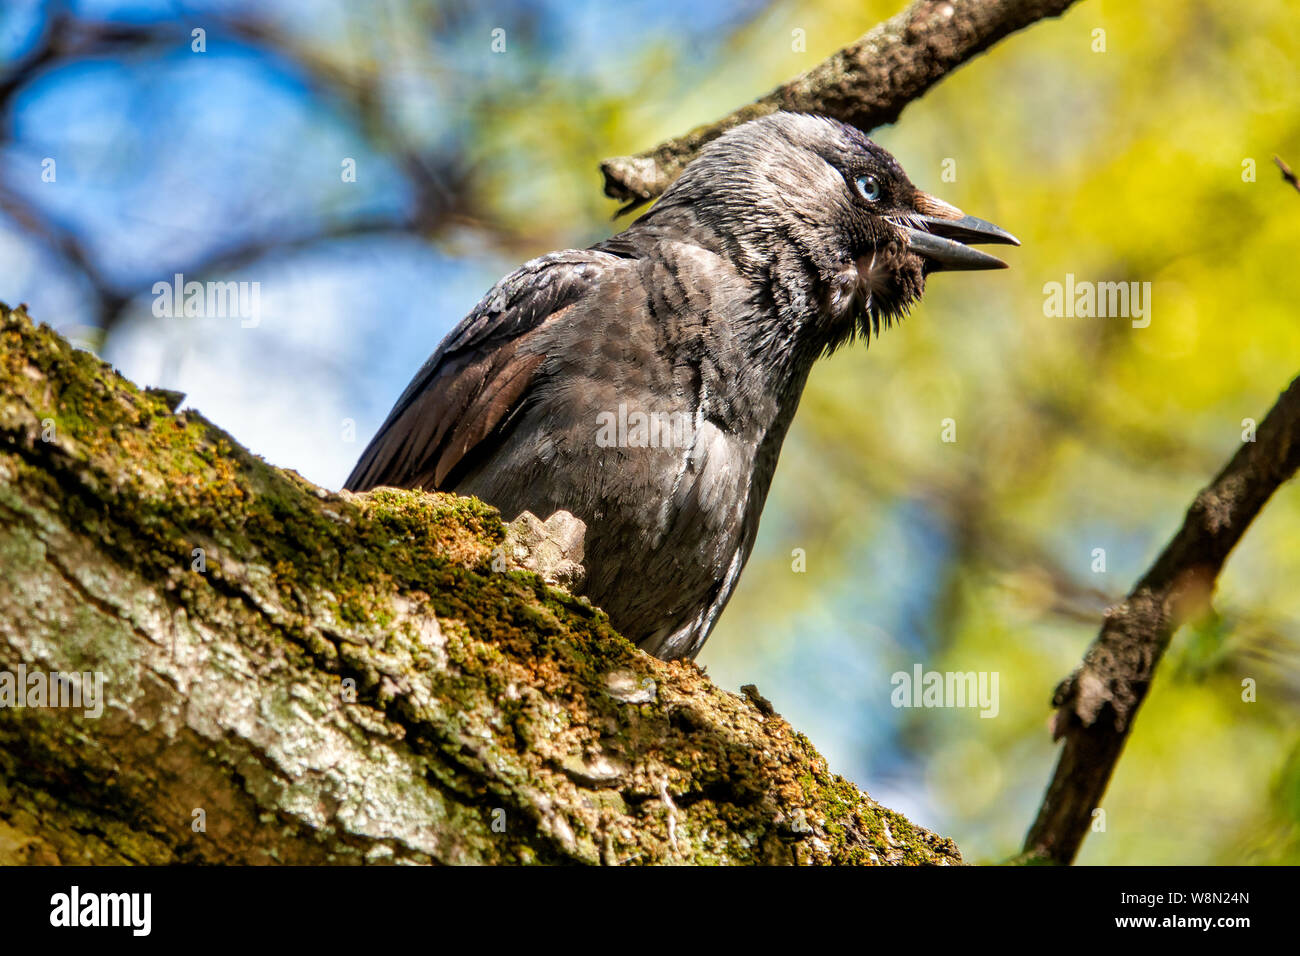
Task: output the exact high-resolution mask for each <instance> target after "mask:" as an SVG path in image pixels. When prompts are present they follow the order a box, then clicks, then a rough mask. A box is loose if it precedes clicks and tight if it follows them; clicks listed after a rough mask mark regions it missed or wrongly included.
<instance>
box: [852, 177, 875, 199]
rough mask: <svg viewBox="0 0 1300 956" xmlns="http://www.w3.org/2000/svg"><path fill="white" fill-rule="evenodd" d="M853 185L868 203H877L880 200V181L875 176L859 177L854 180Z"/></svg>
mask: <svg viewBox="0 0 1300 956" xmlns="http://www.w3.org/2000/svg"><path fill="white" fill-rule="evenodd" d="M853 184H854V185H855V186H857V187H858V192H859V193H860V194H861V195H862V198H863V199H865V200H866V201H867V202H875V201H876V200H877V199H879V198H880V180H878V179H876V177H875V176H859V177H858V178H857V179H855V180H853Z"/></svg>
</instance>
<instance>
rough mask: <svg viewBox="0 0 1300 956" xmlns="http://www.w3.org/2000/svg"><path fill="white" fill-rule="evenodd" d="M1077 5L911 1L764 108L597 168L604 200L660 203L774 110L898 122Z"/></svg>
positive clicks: (1023, 0) (1024, 0) (868, 122)
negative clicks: (1024, 33) (949, 82)
mask: <svg viewBox="0 0 1300 956" xmlns="http://www.w3.org/2000/svg"><path fill="white" fill-rule="evenodd" d="M1074 2H1075V0H916V2H915V3H913V4H912V5H911V6H909V7H908V8H907V9H906V10H904V11H903V12H901V13H899V14H898V15H897V16H894V17H892V18H891V19H889V20H887V21H885V22H884V23H882V24H880V25H879V26H878V27H876V28H875V29H873V30H871V31H870V32H869V33H867V34H866V35H865V36H863V37H862V38H861V39H859V40H858V41H857V42H855V43H852V44H850V45H849V46H847V47H844V48H843V49H842V50H839V51H838V52H836V53H835V54H833V55H832V56H831V57H830V58H829V59H827V60H825V61H823V62H822V63H820V64H819V65H817V66H815V67H813V68H812V69H811V70H809V71H808V72H806V73H803V74H801V75H800V76H798V77H796V78H795V79H793V80H791V81H790V82H789V83H786V84H784V85H782V86H779V87H777V88H776V89H775V90H773V91H772V92H771V93H768V94H767V95H766V96H764V97H763V98H762V99H760V100H757V101H756V102H754V103H751V104H750V105H749V106H745V107H742V108H741V109H738V110H736V111H735V112H734V113H731V114H730V115H728V116H725V117H723V118H722V119H720V120H718V121H717V122H715V123H710V124H708V125H705V126H698V127H696V128H695V129H693V130H691V131H690V132H689V133H687V134H686V135H685V136H681V137H678V138H677V139H670V140H668V141H667V142H664V143H661V144H660V145H658V146H656V147H655V148H654V149H651V150H648V151H646V152H644V153H638V154H637V155H635V156H618V157H614V158H612V159H607V160H605V161H604V162H603V163H601V166H600V168H601V172H602V173H604V175H605V195H607V196H610V197H612V198H614V199H618V200H622V201H624V202H626V203H627V204H628V205H627V206H625V207H624V208H623V209H622V210H620V212H626V211H628V210H631V209H634V208H636V207H637V206H640V205H642V204H643V203H646V202H649V201H650V200H651V199H653V198H654V197H656V196H658V195H659V194H660V193H662V192H663V191H664V190H665V189H667V188H668V186H669V184H670V183H671V182H672V181H673V180H674V179H676V178H677V176H678V174H679V173H680V172H681V171H682V169H683V168H684V167H685V166H686V164H687V163H688V162H690V161H691V160H692V159H694V158H695V156H696V154H697V153H698V152H699V151H700V149H701V148H703V147H704V146H705V144H707V143H709V142H710V141H712V140H714V139H716V138H717V137H719V136H721V135H722V134H723V133H725V132H726V131H727V130H729V129H731V128H732V127H733V126H738V125H740V124H741V123H744V122H746V121H748V120H751V119H755V118H757V117H759V116H765V115H767V114H768V113H773V112H776V111H777V110H792V111H795V112H802V113H821V114H823V115H826V116H832V117H835V118H836V119H839V120H843V121H844V122H846V123H850V124H852V125H854V126H856V127H858V128H859V129H862V130H871V129H874V128H875V127H877V126H881V125H883V124H885V123H892V122H894V120H896V119H898V116H899V114H900V113H902V111H903V107H905V106H906V105H907V104H908V103H910V102H912V100H914V99H917V98H918V97H919V96H921V95H922V94H923V93H925V91H926V90H928V89H929V88H930V87H932V86H933V85H934V84H935V83H937V82H939V80H941V79H943V77H945V76H947V75H948V74H949V73H951V72H952V71H953V70H955V69H956V68H957V67H959V66H961V65H962V64H963V63H965V62H966V61H967V60H969V59H971V58H972V57H974V56H976V55H978V54H980V53H982V52H984V51H985V50H987V49H988V48H989V47H991V46H992V45H993V44H995V43H997V42H998V41H999V40H1001V39H1002V38H1003V37H1005V36H1008V35H1009V34H1012V33H1015V32H1016V31H1017V30H1021V29H1023V28H1025V27H1027V26H1030V25H1031V24H1033V23H1035V22H1037V21H1039V20H1042V19H1045V18H1047V17H1056V16H1060V15H1061V14H1062V13H1064V12H1065V10H1066V9H1067V8H1068V7H1070V6H1071V5H1072V4H1073V3H1074Z"/></svg>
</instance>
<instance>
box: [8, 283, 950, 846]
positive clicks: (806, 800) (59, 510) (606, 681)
mask: <svg viewBox="0 0 1300 956" xmlns="http://www.w3.org/2000/svg"><path fill="white" fill-rule="evenodd" d="M174 405H175V395H167V394H161V393H156V392H153V393H151V392H141V391H139V390H138V389H136V388H135V386H133V385H132V384H131V383H130V382H128V381H126V380H125V379H123V378H121V377H120V376H118V375H116V374H115V373H114V372H113V370H112V369H111V368H110V367H108V366H107V365H105V364H103V363H102V362H100V361H99V360H98V359H96V358H95V357H94V356H93V355H91V354H89V353H88V352H85V351H81V350H77V349H74V348H72V347H71V346H69V345H68V343H67V342H65V341H63V340H62V339H61V338H59V337H58V336H57V335H56V334H55V333H53V332H51V331H50V330H49V329H47V328H39V329H38V328H35V327H33V325H32V323H31V322H30V320H29V319H28V318H27V316H26V314H25V313H24V312H23V311H22V310H19V311H17V312H12V313H11V312H9V310H7V309H5V308H3V307H0V865H4V864H9V863H24V862H26V863H174V862H189V863H292V864H307V863H362V862H413V863H427V862H441V863H500V862H506V863H519V862H529V861H541V862H582V863H606V864H613V863H626V862H638V863H656V862H664V863H668V862H682V863H863V864H868V863H934V864H946V863H959V862H960V859H961V858H960V856H959V855H958V853H957V848H956V847H955V846H954V845H953V844H952V842H951V841H949V840H945V839H943V838H941V837H938V836H935V835H934V834H932V833H929V832H928V831H926V830H923V829H921V828H919V827H916V826H914V825H912V824H911V823H909V822H908V821H907V820H905V819H904V818H903V817H901V816H900V815H898V814H897V813H894V812H893V811H890V810H887V809H885V808H884V807H881V806H880V805H879V804H877V803H875V802H874V801H872V800H871V799H870V798H869V797H868V796H867V795H866V794H865V793H863V792H862V791H860V790H858V789H857V788H856V787H854V786H853V785H852V784H851V783H849V782H848V781H845V780H843V779H842V778H840V777H836V776H835V775H833V774H832V773H830V772H829V770H828V769H827V766H826V762H825V760H824V759H823V758H822V757H821V756H820V755H818V754H817V752H816V751H815V750H814V749H813V748H812V745H811V744H810V743H809V742H808V740H807V738H805V737H803V736H802V735H800V734H796V733H795V732H794V731H793V730H792V729H791V727H790V726H789V724H787V723H786V722H785V721H784V720H782V719H781V717H780V716H778V715H775V714H773V713H770V712H769V711H770V708H768V709H762V708H760V707H759V706H756V705H755V704H754V703H752V702H750V701H748V700H745V699H743V698H741V697H738V696H736V695H734V694H729V693H727V692H725V691H723V690H721V689H719V688H718V687H716V686H715V685H714V684H713V683H712V682H711V681H710V680H709V679H708V677H707V676H706V675H705V674H704V672H703V671H702V670H701V669H700V668H698V667H696V666H695V665H694V664H690V663H685V662H674V663H665V662H663V661H659V660H656V659H654V658H652V657H650V656H649V655H647V654H645V653H643V652H641V651H639V650H638V649H637V648H635V647H634V646H632V645H631V644H629V643H628V642H627V641H625V640H623V639H622V638H621V637H620V636H619V635H618V634H616V633H614V631H613V630H611V629H610V627H609V624H608V621H607V619H606V618H605V616H604V614H602V613H601V612H600V611H598V610H596V609H595V608H593V607H592V606H591V605H590V604H588V603H586V602H584V601H582V600H581V599H578V598H575V597H573V596H572V595H570V594H568V593H566V592H564V591H561V590H557V589H555V588H552V587H549V586H547V584H546V583H545V582H544V580H543V579H542V578H539V577H538V576H537V575H535V574H532V573H528V571H527V569H528V568H530V567H536V566H537V561H538V560H539V559H540V558H541V556H542V554H543V550H542V548H540V547H535V545H536V544H537V543H538V542H539V541H541V539H539V538H538V535H537V532H538V528H531V529H525V530H529V531H530V534H522V533H518V532H517V531H516V526H515V525H511V526H510V530H507V528H505V527H503V526H502V524H501V521H500V518H499V516H498V515H497V514H496V512H495V511H494V510H492V509H490V508H487V507H486V506H484V505H483V504H481V503H479V502H478V501H476V500H474V499H472V498H457V497H455V496H452V495H435V494H425V493H422V492H411V491H396V490H393V489H380V490H377V491H376V492H373V493H371V494H369V495H362V496H356V495H349V494H347V493H339V494H331V493H329V492H327V491H325V490H324V489H321V488H316V487H314V486H313V485H311V484H309V483H308V482H306V481H304V480H303V479H301V478H299V477H298V476H297V475H295V474H293V473H292V472H285V471H281V470H279V469H276V468H272V467H270V466H269V465H267V464H266V463H265V462H263V461H261V460H260V459H258V458H256V457H254V456H253V455H251V454H249V453H248V452H247V451H246V450H245V449H243V448H241V447H240V446H239V445H237V444H236V443H235V442H234V441H233V440H232V439H231V438H230V437H229V436H228V435H226V434H225V433H223V432H222V431H220V430H219V429H217V428H216V427H214V426H213V425H211V424H209V423H208V422H207V421H205V420H204V419H203V418H202V416H200V415H198V414H197V413H195V412H192V411H184V412H181V413H180V414H175V413H173V411H172V408H173V407H174ZM549 524H551V523H550V522H548V525H549ZM539 527H545V526H540V525H539ZM567 542H568V539H566V545H565V548H563V549H561V551H562V553H563V555H568V554H569V544H568V543H567ZM543 543H544V542H543ZM529 547H534V550H533V551H531V552H529V551H528V548H529ZM200 559H201V560H200ZM503 561H504V562H505V563H504V566H503V565H502V564H501V562H503ZM20 668H22V673H23V675H24V678H25V679H24V680H23V681H22V684H21V686H22V689H23V691H27V693H25V694H24V697H26V698H27V699H26V700H25V701H23V700H19V701H15V699H14V684H15V680H14V678H13V676H12V675H14V674H15V672H18V671H19V669H20ZM55 673H58V674H62V675H70V676H71V677H72V678H73V679H74V680H75V686H76V687H77V688H89V687H93V686H94V684H95V681H102V695H101V696H99V698H98V700H99V704H100V706H99V707H95V706H91V703H92V702H91V701H89V700H87V699H84V698H82V699H81V700H80V703H81V704H82V705H84V706H79V707H63V706H52V704H53V701H52V700H50V699H47V698H46V697H44V696H42V698H41V699H40V700H39V701H37V700H34V699H32V698H31V691H30V688H31V686H32V677H33V676H36V677H38V680H37V682H36V686H37V687H40V686H43V685H42V684H41V681H40V679H39V678H41V677H44V678H45V679H46V680H47V682H49V686H50V687H54V686H55V685H54V684H53V682H52V678H53V676H54V675H55ZM6 679H8V686H7V687H6ZM80 692H82V691H81V690H79V693H80ZM43 693H44V692H43ZM50 693H51V694H52V693H53V691H50ZM6 694H8V696H7V697H6Z"/></svg>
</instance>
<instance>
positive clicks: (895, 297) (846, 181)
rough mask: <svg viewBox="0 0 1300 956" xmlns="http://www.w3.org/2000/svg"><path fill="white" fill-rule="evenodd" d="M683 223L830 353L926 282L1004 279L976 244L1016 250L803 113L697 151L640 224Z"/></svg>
mask: <svg viewBox="0 0 1300 956" xmlns="http://www.w3.org/2000/svg"><path fill="white" fill-rule="evenodd" d="M683 214H689V216H690V218H691V219H692V220H693V222H692V226H693V227H701V226H702V227H704V229H705V230H706V231H707V232H708V233H710V234H711V235H713V236H714V237H715V241H716V242H718V243H719V244H721V245H722V246H723V247H724V248H725V251H726V253H727V254H728V255H729V257H730V258H731V259H732V260H733V261H734V262H735V263H736V264H737V266H738V267H739V268H740V269H741V271H742V272H744V273H745V274H746V275H748V276H749V277H750V278H753V279H755V280H756V281H759V282H762V283H764V284H766V285H767V286H768V287H769V288H770V289H771V290H772V293H773V295H774V296H775V297H776V299H777V303H778V307H779V308H780V311H781V312H783V313H784V314H785V315H786V316H789V317H790V318H792V319H795V320H797V321H798V322H799V323H800V324H801V326H803V327H804V328H806V329H808V330H810V331H811V332H812V333H813V334H814V335H815V337H816V338H817V339H818V341H819V344H820V345H821V346H822V347H824V348H825V349H827V350H830V349H834V348H835V347H836V346H838V345H839V344H840V343H842V342H844V341H846V340H847V339H850V338H852V337H853V336H854V335H855V334H857V333H862V334H863V335H867V334H868V333H870V332H875V333H879V331H880V325H881V320H882V319H883V320H884V323H885V324H886V325H888V324H889V322H890V321H891V320H892V319H894V318H896V317H900V316H902V315H903V314H904V313H905V312H906V311H907V310H908V308H909V307H910V306H911V305H912V304H913V303H914V302H916V300H917V299H919V298H920V296H921V293H922V292H923V291H924V290H925V278H926V276H927V275H929V274H930V273H932V272H940V271H945V270H959V269H961V270H966V269H1002V268H1006V263H1004V262H1003V261H1002V260H1001V259H998V258H996V257H994V256H991V255H989V254H988V253H985V252H982V251H980V250H978V249H975V248H972V246H973V245H974V244H976V243H1010V244H1013V245H1019V242H1018V241H1017V240H1016V239H1015V237H1014V236H1012V235H1011V234H1010V233H1008V232H1006V231H1004V230H1002V229H1000V228H998V227H997V226H995V225H993V224H992V223H988V222H985V221H984V220H982V219H976V218H975V217H974V216H968V215H966V214H965V213H963V212H962V211H961V210H960V209H957V208H956V207H955V206H951V205H949V204H948V203H946V202H944V201H943V200H941V199H938V198H936V197H934V196H931V195H929V194H928V193H925V192H922V191H921V190H920V189H917V188H916V187H915V186H914V185H912V182H911V180H909V179H908V178H907V174H906V173H904V172H903V169H902V167H901V166H899V165H898V162H897V161H896V160H895V159H894V157H893V156H891V155H890V154H889V153H888V152H886V151H885V150H883V149H881V148H880V147H879V146H877V145H876V144H875V143H873V142H872V141H871V140H869V139H868V138H867V137H866V136H865V135H864V134H863V133H862V132H861V131H859V130H857V129H855V128H853V127H852V126H847V125H845V124H843V123H840V122H838V121H836V120H832V119H827V118H826V117H822V116H813V115H809V114H804V113H774V114H771V115H769V116H765V117H762V118H760V119H756V120H751V121H750V122H748V123H745V124H743V125H741V126H737V127H736V128H734V129H732V130H730V131H729V132H727V133H725V134H724V135H723V136H721V137H719V138H718V139H716V140H714V141H713V142H712V143H710V144H709V145H708V146H706V147H705V148H704V149H703V150H702V151H701V153H700V155H699V156H698V157H697V158H696V159H695V160H694V161H692V162H691V163H690V164H689V165H688V166H687V167H686V169H685V170H684V171H683V173H682V175H681V176H680V177H679V178H678V180H677V181H676V182H675V183H674V184H673V185H672V187H670V188H669V190H668V191H667V192H666V193H665V194H664V196H663V198H662V199H660V201H659V204H658V206H656V208H655V210H652V212H651V213H650V215H649V216H647V217H646V218H647V219H650V218H654V217H656V216H660V217H672V218H676V217H680V216H681V215H683ZM783 300H784V301H783Z"/></svg>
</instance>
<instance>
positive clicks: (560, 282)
mask: <svg viewBox="0 0 1300 956" xmlns="http://www.w3.org/2000/svg"><path fill="white" fill-rule="evenodd" d="M617 261H618V257H617V256H614V255H609V254H606V253H603V252H595V251H591V250H582V251H579V250H568V251H565V252H556V253H552V254H551V255H548V256H543V257H541V258H540V259H534V260H533V261H532V262H529V263H527V264H525V265H523V266H521V267H520V268H519V269H518V270H516V271H515V272H513V273H511V274H510V275H508V276H506V278H504V279H502V280H501V281H500V282H498V283H497V284H496V286H494V287H493V288H492V290H491V291H490V292H488V294H487V295H486V296H484V297H483V300H482V301H481V302H479V304H478V305H477V306H475V307H474V311H472V312H471V313H470V314H469V315H467V316H466V317H465V318H464V319H463V320H462V321H461V323H460V324H459V325H458V326H456V328H455V329H453V330H452V332H451V334H450V335H448V336H447V338H446V339H444V340H443V342H442V344H441V345H440V346H438V350H437V351H436V352H434V353H433V355H432V356H431V357H430V358H429V360H428V361H427V362H425V363H424V365H423V367H422V368H421V369H420V371H419V372H418V373H416V376H415V378H414V379H413V380H412V381H411V384H410V385H408V386H407V387H406V391H405V392H403V393H402V397H401V398H399V399H398V400H397V404H396V405H395V406H394V407H393V410H392V411H391V412H389V414H388V418H387V419H386V420H385V421H384V424H383V425H381V426H380V428H379V431H378V432H377V433H376V434H375V437H374V438H372V439H371V441H370V444H369V445H368V446H367V447H366V450H365V451H364V452H363V453H362V455H361V458H360V460H359V461H358V462H357V464H356V467H355V468H353V469H352V474H351V475H349V476H348V480H347V482H345V484H344V487H345V488H348V489H349V490H351V491H367V490H369V489H371V488H377V487H380V486H389V487H396V488H426V489H430V490H436V489H439V488H444V487H448V486H449V482H448V478H449V477H451V476H453V473H455V472H457V471H459V470H460V466H461V465H463V464H466V463H467V461H468V460H469V458H470V457H477V455H479V454H481V453H483V452H486V451H488V450H489V449H490V448H491V447H492V445H493V441H492V439H493V438H494V436H497V435H499V434H500V433H501V431H502V430H503V428H504V426H505V425H506V424H507V423H508V422H509V421H510V420H511V418H512V417H513V415H514V413H515V412H516V411H518V410H519V408H520V407H522V404H523V402H524V401H525V400H526V397H527V394H528V391H529V389H530V387H531V386H532V384H533V380H534V378H535V375H536V373H537V369H538V366H540V365H541V364H542V362H543V361H544V360H545V358H546V356H545V354H544V353H542V352H540V351H538V350H537V349H536V343H535V342H533V341H531V340H532V339H533V337H534V336H536V334H537V332H538V330H539V329H540V328H541V327H542V326H543V325H545V324H547V323H549V322H552V321H555V320H557V319H559V318H560V317H562V316H563V315H564V313H565V312H566V311H567V310H569V309H570V308H572V307H573V305H574V303H576V302H577V301H578V300H579V299H581V298H582V297H583V296H584V295H586V294H588V293H589V292H590V291H591V289H592V288H593V287H594V286H595V284H596V282H597V281H598V280H599V278H600V276H601V274H602V273H603V272H604V271H605V270H607V269H608V268H609V267H610V265H611V264H613V263H615V262H617Z"/></svg>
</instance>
